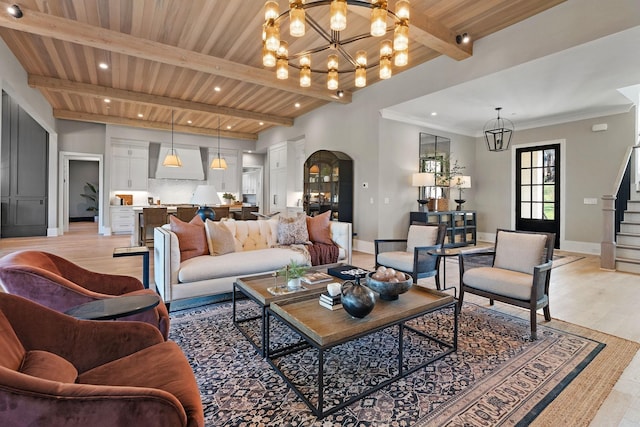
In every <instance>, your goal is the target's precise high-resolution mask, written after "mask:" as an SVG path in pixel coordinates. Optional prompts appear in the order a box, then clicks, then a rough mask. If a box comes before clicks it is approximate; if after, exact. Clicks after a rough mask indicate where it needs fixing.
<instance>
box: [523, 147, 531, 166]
mask: <svg viewBox="0 0 640 427" xmlns="http://www.w3.org/2000/svg"><path fill="white" fill-rule="evenodd" d="M520 162H521V163H522V164H521V165H520V167H521V168H530V167H531V153H530V152H529V151H525V152H524V153H521V154H520Z"/></svg>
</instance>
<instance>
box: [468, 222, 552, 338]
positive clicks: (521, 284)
mask: <svg viewBox="0 0 640 427" xmlns="http://www.w3.org/2000/svg"><path fill="white" fill-rule="evenodd" d="M554 244H555V233H538V232H528V231H513V230H502V229H498V232H497V233H496V243H495V250H493V251H488V252H476V253H473V252H471V253H460V254H459V255H458V257H459V258H458V260H459V265H460V298H459V300H458V304H459V306H460V308H462V301H463V299H464V294H465V293H472V294H476V295H480V296H483V297H486V298H489V303H490V304H491V305H493V301H494V300H497V301H501V302H504V303H507V304H512V305H516V306H518V307H523V308H528V309H529V311H530V320H531V339H532V340H535V339H537V318H536V311H537V310H539V309H541V308H542V309H544V318H545V320H547V321H549V320H551V313H550V311H549V280H550V279H551V267H552V265H553V246H554ZM487 254H492V255H493V262H492V266H491V267H476V268H469V269H467V268H465V260H468V261H470V260H471V259H472V257H474V256H479V255H487ZM467 265H468V263H467Z"/></svg>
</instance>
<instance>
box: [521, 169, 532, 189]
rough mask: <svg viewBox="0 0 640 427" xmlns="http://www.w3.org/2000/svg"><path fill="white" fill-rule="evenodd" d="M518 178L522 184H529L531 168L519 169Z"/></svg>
mask: <svg viewBox="0 0 640 427" xmlns="http://www.w3.org/2000/svg"><path fill="white" fill-rule="evenodd" d="M520 179H521V184H522V185H529V184H531V169H523V170H521V171H520Z"/></svg>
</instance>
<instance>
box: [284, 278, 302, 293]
mask: <svg viewBox="0 0 640 427" xmlns="http://www.w3.org/2000/svg"><path fill="white" fill-rule="evenodd" d="M287 288H289V290H290V291H297V290H298V289H300V278H299V277H296V278H295V279H289V281H288V282H287Z"/></svg>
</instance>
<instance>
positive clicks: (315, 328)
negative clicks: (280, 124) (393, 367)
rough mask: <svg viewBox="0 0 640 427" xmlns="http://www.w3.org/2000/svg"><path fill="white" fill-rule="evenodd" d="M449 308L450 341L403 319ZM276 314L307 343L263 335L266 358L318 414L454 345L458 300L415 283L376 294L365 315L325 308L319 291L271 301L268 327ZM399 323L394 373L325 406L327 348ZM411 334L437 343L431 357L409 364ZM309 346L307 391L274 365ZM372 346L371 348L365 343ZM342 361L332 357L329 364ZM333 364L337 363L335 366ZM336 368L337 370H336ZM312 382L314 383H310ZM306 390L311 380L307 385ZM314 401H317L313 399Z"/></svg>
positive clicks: (435, 357) (453, 348)
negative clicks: (311, 372) (312, 361)
mask: <svg viewBox="0 0 640 427" xmlns="http://www.w3.org/2000/svg"><path fill="white" fill-rule="evenodd" d="M442 309H449V310H450V311H452V313H453V322H452V323H453V331H452V333H451V335H450V336H451V337H452V338H453V339H452V342H445V341H444V340H443V339H441V338H438V337H434V336H431V335H428V334H426V333H425V332H424V331H419V330H417V329H415V328H413V327H411V326H409V325H407V324H406V322H407V321H409V320H412V319H415V318H417V317H421V316H425V315H428V314H430V313H433V312H435V311H438V310H442ZM274 318H275V319H277V320H278V321H280V322H282V323H284V325H286V326H288V327H289V328H290V329H291V330H292V331H294V332H295V334H296V335H299V336H300V337H301V338H302V340H304V342H305V343H306V345H305V346H300V345H298V346H297V348H293V349H292V348H291V347H285V348H278V349H276V350H272V349H271V347H270V340H271V337H270V333H267V336H266V338H265V339H266V351H265V354H266V359H267V361H268V362H269V364H270V365H271V366H272V367H273V368H274V369H275V371H276V372H277V373H278V374H279V375H280V376H281V377H282V379H283V380H284V381H285V382H286V383H287V384H288V385H289V386H290V387H291V388H292V389H293V390H294V391H295V392H296V394H297V395H298V396H299V397H300V398H301V399H302V400H303V401H304V402H305V403H306V404H307V406H309V408H310V409H311V411H312V412H313V413H314V415H316V416H317V417H318V418H323V417H325V416H326V415H328V414H331V413H333V412H335V411H338V410H340V409H342V408H344V407H345V406H347V405H350V404H351V403H353V402H355V401H357V400H359V399H361V398H363V397H364V396H367V395H369V394H371V393H373V392H375V391H377V390H379V389H381V388H382V387H386V386H387V385H389V384H391V383H392V382H394V381H397V380H398V379H400V378H403V377H405V376H407V375H408V374H410V373H412V372H415V371H417V370H418V369H422V368H423V367H425V366H427V365H428V364H430V363H433V362H434V361H436V360H438V359H441V358H443V357H444V356H446V355H447V354H450V353H452V352H454V351H456V350H457V348H458V306H457V303H456V300H455V298H454V297H453V296H451V295H448V294H445V293H443V292H440V291H435V290H431V289H426V288H422V287H419V286H413V287H412V288H411V289H409V291H408V292H407V293H405V294H402V295H400V298H399V299H398V300H395V301H384V300H380V299H377V300H376V305H375V307H374V308H373V311H372V312H371V313H370V314H369V315H368V316H366V317H365V318H364V319H356V318H353V317H351V316H350V315H349V314H348V313H347V312H346V311H345V310H335V311H332V310H327V309H325V308H323V307H321V306H320V305H319V304H318V296H317V295H306V296H304V297H302V298H300V299H295V300H286V301H277V302H273V303H272V304H271V305H270V307H269V308H268V309H267V319H266V330H267V331H270V328H269V324H270V322H271V321H273V320H274ZM390 327H397V328H398V333H397V339H398V351H397V353H398V360H397V362H398V363H397V374H396V375H392V376H390V377H388V378H387V379H384V380H383V379H380V380H379V381H375V382H374V383H375V385H374V386H372V387H370V388H368V389H366V390H364V391H363V392H361V393H359V394H358V395H356V396H352V397H348V398H346V399H344V400H343V401H341V402H340V403H338V404H336V405H335V406H332V407H330V408H328V409H325V408H324V406H325V405H324V382H325V381H324V378H325V377H326V376H327V375H328V374H330V373H331V372H334V371H335V369H333V370H332V368H330V367H329V366H325V352H327V351H329V350H330V349H331V348H333V347H336V346H338V345H340V344H344V343H347V342H349V341H352V340H355V339H358V338H361V337H364V336H366V335H369V334H373V333H375V332H379V331H381V330H383V329H386V328H390ZM407 331H409V333H412V334H415V335H416V336H418V337H419V338H420V339H422V338H424V339H426V340H429V341H430V342H434V343H436V344H435V345H434V348H436V350H438V351H433V355H432V356H431V357H426V358H425V359H424V360H423V361H422V363H419V364H414V365H411V366H409V359H406V360H405V358H404V355H403V350H404V344H403V341H404V339H405V335H406V334H407ZM309 347H313V348H315V349H316V350H317V354H318V364H317V366H318V372H317V384H316V386H317V389H316V390H317V395H315V396H308V395H305V393H304V392H303V391H302V390H301V387H298V386H297V385H296V384H295V382H294V381H293V379H291V378H288V377H287V375H286V374H285V373H284V371H283V370H281V369H280V367H279V366H278V363H277V360H278V359H279V358H281V357H286V356H287V355H290V354H291V353H293V352H296V351H301V350H302V349H308V348H309ZM369 350H373V351H375V349H369ZM336 365H337V366H339V365H340V363H337V364H336V363H335V361H334V363H333V366H336ZM336 369H337V368H336ZM334 373H335V372H334ZM311 388H313V387H311ZM305 389H307V390H309V389H310V388H309V385H308V384H307V385H306V388H305ZM313 401H316V402H317V404H314V403H313Z"/></svg>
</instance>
